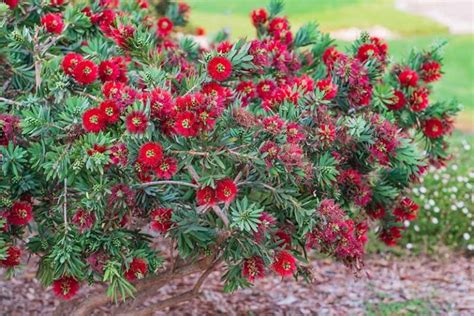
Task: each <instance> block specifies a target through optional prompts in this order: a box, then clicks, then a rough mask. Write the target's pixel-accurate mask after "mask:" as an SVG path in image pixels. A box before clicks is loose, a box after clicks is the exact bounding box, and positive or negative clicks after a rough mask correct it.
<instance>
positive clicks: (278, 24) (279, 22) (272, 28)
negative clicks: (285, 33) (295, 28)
mask: <svg viewBox="0 0 474 316" xmlns="http://www.w3.org/2000/svg"><path fill="white" fill-rule="evenodd" d="M289 28H290V24H289V23H288V20H287V19H286V18H282V17H276V18H273V19H272V20H271V21H270V23H269V24H268V32H269V33H270V34H275V33H276V32H277V31H282V30H288V29H289Z"/></svg>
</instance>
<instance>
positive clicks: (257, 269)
mask: <svg viewBox="0 0 474 316" xmlns="http://www.w3.org/2000/svg"><path fill="white" fill-rule="evenodd" d="M242 276H243V277H244V278H247V280H248V281H249V282H253V281H254V280H255V279H262V278H264V277H265V263H264V262H263V259H262V257H259V256H253V257H250V258H247V259H245V260H244V263H243V265H242Z"/></svg>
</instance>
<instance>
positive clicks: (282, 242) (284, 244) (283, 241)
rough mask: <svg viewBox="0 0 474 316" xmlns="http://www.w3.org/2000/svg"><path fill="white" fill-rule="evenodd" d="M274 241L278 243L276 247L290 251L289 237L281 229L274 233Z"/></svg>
mask: <svg viewBox="0 0 474 316" xmlns="http://www.w3.org/2000/svg"><path fill="white" fill-rule="evenodd" d="M275 236H276V241H277V243H278V247H281V248H286V249H290V248H291V235H290V234H289V233H288V232H287V231H286V230H283V229H280V230H278V231H277V232H276V233H275Z"/></svg>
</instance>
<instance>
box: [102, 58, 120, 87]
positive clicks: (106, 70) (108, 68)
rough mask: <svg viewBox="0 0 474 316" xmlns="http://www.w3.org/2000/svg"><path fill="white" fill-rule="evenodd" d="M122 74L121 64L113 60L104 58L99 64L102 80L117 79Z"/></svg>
mask: <svg viewBox="0 0 474 316" xmlns="http://www.w3.org/2000/svg"><path fill="white" fill-rule="evenodd" d="M119 76H120V68H119V65H118V64H117V63H115V62H113V61H111V60H104V61H103V62H101V63H100V65H99V78H100V80H101V81H102V82H106V81H115V80H117V79H118V77H119Z"/></svg>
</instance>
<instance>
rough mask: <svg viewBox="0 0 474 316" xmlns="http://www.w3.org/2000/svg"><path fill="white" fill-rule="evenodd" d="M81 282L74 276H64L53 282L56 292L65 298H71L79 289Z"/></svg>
mask: <svg viewBox="0 0 474 316" xmlns="http://www.w3.org/2000/svg"><path fill="white" fill-rule="evenodd" d="M79 287H80V286H79V282H78V281H77V280H76V279H74V278H73V277H67V276H63V277H62V278H60V279H57V280H55V281H54V282H53V292H54V294H55V295H56V296H57V297H59V298H62V299H63V300H69V299H71V298H72V297H74V296H75V295H76V294H77V292H78V291H79Z"/></svg>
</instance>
